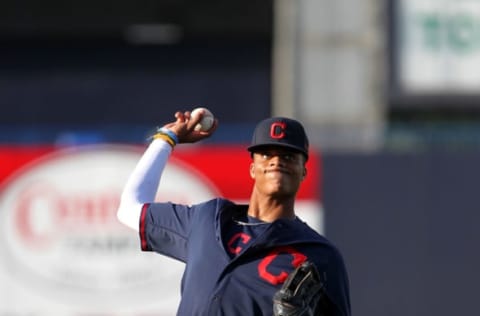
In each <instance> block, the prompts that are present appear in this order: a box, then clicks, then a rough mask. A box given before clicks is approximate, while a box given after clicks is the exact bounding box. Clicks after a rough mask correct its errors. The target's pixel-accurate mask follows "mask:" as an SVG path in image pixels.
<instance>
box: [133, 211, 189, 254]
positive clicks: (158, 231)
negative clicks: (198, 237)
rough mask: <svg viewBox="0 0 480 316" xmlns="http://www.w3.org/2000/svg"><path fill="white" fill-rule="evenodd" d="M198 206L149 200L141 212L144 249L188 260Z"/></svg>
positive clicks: (140, 232) (141, 233) (141, 232)
mask: <svg viewBox="0 0 480 316" xmlns="http://www.w3.org/2000/svg"><path fill="white" fill-rule="evenodd" d="M195 209H196V207H195V206H187V205H181V204H174V203H170V202H168V203H151V204H150V203H147V204H144V206H143V208H142V211H141V214H140V225H139V234H140V242H141V249H142V250H143V251H154V252H157V253H160V254H163V255H166V256H169V257H171V258H174V259H177V260H180V261H183V262H185V261H186V257H187V244H188V235H189V232H190V226H191V222H192V217H193V213H194V211H195Z"/></svg>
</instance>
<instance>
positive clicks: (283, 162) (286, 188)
mask: <svg viewBox="0 0 480 316" xmlns="http://www.w3.org/2000/svg"><path fill="white" fill-rule="evenodd" d="M250 175H251V177H252V178H253V179H255V187H256V189H257V190H259V192H261V193H263V194H265V195H269V196H277V197H292V196H295V194H296V193H297V191H298V188H299V187H300V183H301V181H302V180H303V178H304V177H305V175H306V169H305V157H304V156H303V154H301V153H299V152H297V151H292V150H290V149H285V148H284V147H275V146H274V147H265V148H261V149H259V150H258V151H256V152H255V153H254V154H253V161H252V163H251V165H250Z"/></svg>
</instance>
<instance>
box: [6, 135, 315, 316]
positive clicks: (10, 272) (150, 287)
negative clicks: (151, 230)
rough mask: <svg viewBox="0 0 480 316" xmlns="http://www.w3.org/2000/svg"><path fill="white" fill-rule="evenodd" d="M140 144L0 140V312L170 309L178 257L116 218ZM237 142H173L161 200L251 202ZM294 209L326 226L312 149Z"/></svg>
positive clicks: (176, 295)
mask: <svg viewBox="0 0 480 316" xmlns="http://www.w3.org/2000/svg"><path fill="white" fill-rule="evenodd" d="M143 150H144V146H127V145H108V144H104V145H92V146H80V147H64V148H57V147H54V146H53V145H52V146H50V145H46V146H0V161H1V164H0V235H1V236H0V316H3V315H175V312H176V308H177V305H178V302H179V299H180V280H181V276H182V273H183V268H184V266H183V263H180V262H176V261H174V260H172V259H169V258H165V257H163V256H160V255H157V254H154V253H145V252H141V251H140V241H139V238H138V235H137V233H136V232H135V231H133V230H131V229H129V228H127V227H125V226H123V225H122V224H120V223H119V222H118V220H117V218H116V210H117V207H118V203H119V198H120V193H121V190H122V188H123V185H124V184H125V183H126V180H127V178H128V176H129V174H130V173H131V171H132V170H133V168H134V166H135V164H136V163H137V161H138V160H139V158H140V156H141V154H142V152H143ZM249 164H250V157H249V154H248V152H247V151H246V150H245V147H244V146H237V145H229V146H224V145H222V146H212V145H202V146H196V145H191V146H185V147H184V148H182V147H179V148H176V149H175V151H174V153H173V154H172V157H171V159H170V161H169V163H168V165H167V167H166V169H165V171H164V174H163V176H162V179H161V181H160V188H159V191H158V194H157V200H158V201H173V202H177V203H184V204H193V203H197V202H202V201H205V200H208V199H211V198H213V197H217V196H223V197H225V198H228V199H231V200H234V201H235V202H238V203H248V199H249V196H250V191H251V188H252V184H253V181H252V179H250V176H249V172H248V170H249ZM307 168H308V176H307V177H306V179H305V181H304V183H303V185H302V187H301V190H300V192H299V194H298V200H297V204H296V205H295V208H296V211H297V214H298V215H299V216H300V218H302V219H303V220H305V221H306V222H307V223H309V224H310V225H311V226H312V227H313V228H314V229H316V230H318V231H319V232H322V230H323V222H322V221H323V215H322V214H323V211H322V205H321V196H320V194H321V187H320V177H321V176H320V174H321V168H320V159H319V155H318V154H315V153H312V156H311V158H310V159H309V161H308V164H307Z"/></svg>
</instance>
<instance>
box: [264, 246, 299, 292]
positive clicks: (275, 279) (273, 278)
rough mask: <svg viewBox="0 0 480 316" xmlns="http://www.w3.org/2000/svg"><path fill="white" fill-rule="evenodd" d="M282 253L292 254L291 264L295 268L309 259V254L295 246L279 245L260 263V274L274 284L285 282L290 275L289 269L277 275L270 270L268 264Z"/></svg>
mask: <svg viewBox="0 0 480 316" xmlns="http://www.w3.org/2000/svg"><path fill="white" fill-rule="evenodd" d="M282 253H286V254H290V255H291V256H292V261H291V264H292V267H293V268H294V269H295V268H296V267H298V266H299V265H301V264H302V263H303V262H305V261H306V260H307V256H305V255H304V254H303V253H301V252H299V251H298V250H296V249H295V248H293V247H289V246H285V247H279V248H276V249H274V250H273V251H271V252H270V253H269V254H268V255H267V256H266V257H265V258H264V259H263V260H262V261H260V263H259V264H258V274H259V276H260V277H261V278H262V279H264V280H265V281H267V282H268V283H271V284H273V285H277V284H281V283H283V282H284V281H285V280H286V279H287V277H288V272H287V271H281V272H280V273H279V274H277V275H275V274H272V273H270V272H269V271H268V266H269V265H270V264H271V263H272V262H273V261H274V260H275V259H276V258H277V257H278V256H279V255H280V254H282Z"/></svg>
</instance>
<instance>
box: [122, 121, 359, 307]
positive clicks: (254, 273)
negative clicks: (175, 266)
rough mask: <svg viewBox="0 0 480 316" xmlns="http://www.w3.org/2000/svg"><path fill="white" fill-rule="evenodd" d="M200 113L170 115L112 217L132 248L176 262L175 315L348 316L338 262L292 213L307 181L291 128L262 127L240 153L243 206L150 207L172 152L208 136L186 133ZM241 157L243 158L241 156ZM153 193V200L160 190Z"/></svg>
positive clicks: (282, 124)
mask: <svg viewBox="0 0 480 316" xmlns="http://www.w3.org/2000/svg"><path fill="white" fill-rule="evenodd" d="M203 114H204V113H200V115H199V116H191V112H189V111H187V112H177V113H175V121H173V122H171V123H168V124H166V125H164V126H163V127H162V128H160V129H159V130H158V132H157V133H156V134H155V135H154V136H153V141H152V142H151V143H150V144H149V146H148V147H147V149H146V151H145V152H144V154H143V156H142V158H141V159H140V160H139V162H138V164H137V166H136V167H135V168H134V170H133V172H132V174H131V175H130V177H129V179H128V181H127V183H126V185H125V188H124V190H123V192H122V197H121V203H120V206H119V209H118V218H119V220H120V221H121V222H122V223H124V224H125V225H127V226H129V227H131V228H133V229H135V230H137V231H139V235H140V240H141V249H142V250H143V251H154V252H157V253H159V254H162V255H166V256H169V257H171V258H174V259H177V260H180V261H182V262H184V263H185V264H186V265H185V271H184V275H183V278H182V281H181V282H182V283H181V302H180V306H179V308H178V313H177V315H182V316H193V315H204V316H214V315H225V316H236V315H238V316H247V315H276V316H279V315H329V316H330V315H334V316H337V315H338V316H349V315H350V300H349V289H348V277H347V272H346V269H345V266H344V262H343V259H342V256H341V254H340V253H339V251H338V250H337V249H336V248H335V246H333V245H332V243H331V242H329V241H328V240H327V239H326V238H324V237H323V236H321V235H319V234H318V233H317V232H315V231H314V230H313V229H311V228H310V227H309V226H307V224H305V223H304V222H303V221H302V220H301V219H300V218H298V217H297V216H296V215H295V210H294V202H295V197H296V194H297V191H298V189H299V187H300V185H301V183H302V180H303V179H304V177H305V176H306V175H307V170H306V168H305V163H306V161H307V159H308V139H307V136H306V134H305V131H304V128H303V126H302V125H301V124H300V123H299V122H298V121H296V120H293V119H289V118H283V117H274V118H268V119H265V120H263V121H261V122H260V123H259V124H258V125H257V127H256V128H255V131H254V134H253V138H252V143H251V145H250V146H249V147H248V151H249V152H250V155H251V158H252V159H251V164H250V166H231V165H229V164H228V163H229V162H228V161H225V165H224V166H222V168H223V169H225V170H227V171H226V172H228V169H229V168H239V167H240V168H243V167H244V168H245V172H249V173H250V176H251V178H252V179H253V188H252V193H251V197H250V201H249V204H248V205H239V204H235V203H234V202H232V201H229V200H227V199H224V198H215V199H212V200H210V201H205V202H203V203H200V204H196V205H182V204H176V203H175V202H167V203H159V202H155V201H154V197H155V195H156V192H157V188H158V183H159V179H160V176H161V174H162V171H163V169H164V167H165V165H166V163H167V160H168V158H169V156H170V154H171V153H172V151H173V150H174V148H175V146H178V145H179V144H182V143H192V142H197V141H199V140H201V139H204V138H206V137H209V136H210V135H212V134H213V133H214V132H215V130H216V128H217V126H218V121H217V120H215V123H214V125H213V127H212V128H211V129H210V130H208V131H206V132H205V131H199V130H195V126H196V124H197V123H198V122H199V121H200V120H201V117H202V115H203ZM246 154H248V153H247V152H246ZM160 194H161V192H160Z"/></svg>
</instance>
